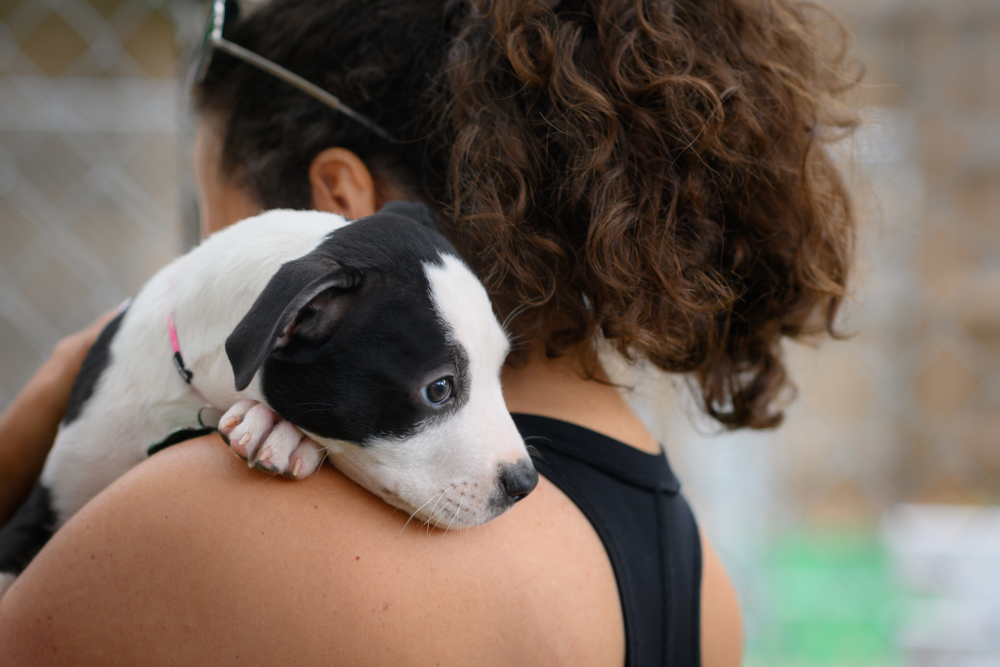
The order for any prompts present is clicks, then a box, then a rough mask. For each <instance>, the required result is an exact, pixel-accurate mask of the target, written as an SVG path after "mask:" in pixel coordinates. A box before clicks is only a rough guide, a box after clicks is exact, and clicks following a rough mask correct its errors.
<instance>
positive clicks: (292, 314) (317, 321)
mask: <svg viewBox="0 0 1000 667" xmlns="http://www.w3.org/2000/svg"><path fill="white" fill-rule="evenodd" d="M361 282H362V276H361V274H360V273H358V272H356V271H351V270H349V269H345V268H344V267H342V266H340V265H339V264H337V263H336V262H332V261H330V260H328V259H321V258H316V257H304V258H302V259H298V260H295V261H292V262H288V263H287V264H284V265H282V267H281V268H280V269H278V272H277V273H275V274H274V277H272V278H271V280H270V282H268V284H267V287H265V288H264V291H263V292H261V293H260V296H258V297H257V300H256V301H255V302H254V304H253V305H252V306H251V307H250V310H249V311H248V312H247V314H246V315H245V316H244V317H243V319H242V320H240V323H239V324H237V325H236V328H235V329H233V332H232V333H231V334H229V338H227V339H226V355H227V356H228V357H229V363H230V364H232V367H233V376H234V377H235V379H236V390H237V391H243V390H244V389H246V388H247V386H248V385H249V384H250V381H251V380H253V376H254V374H256V373H257V370H258V369H259V368H260V367H261V365H262V364H263V363H264V362H265V361H266V360H267V358H268V357H269V356H271V355H272V354H275V353H277V352H279V351H281V350H294V349H298V348H301V347H309V346H315V345H318V344H321V343H322V342H323V341H325V340H326V339H327V338H329V337H330V335H331V334H332V333H333V331H334V330H335V329H336V328H337V326H338V325H339V324H340V322H341V321H342V320H343V318H344V315H346V314H347V312H348V311H349V310H350V307H351V304H352V303H353V301H354V299H353V297H354V295H355V294H356V292H357V289H358V287H360V286H361Z"/></svg>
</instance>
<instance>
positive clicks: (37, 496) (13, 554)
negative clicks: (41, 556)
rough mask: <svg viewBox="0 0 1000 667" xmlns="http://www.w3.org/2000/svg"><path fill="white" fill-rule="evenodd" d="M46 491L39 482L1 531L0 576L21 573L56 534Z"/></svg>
mask: <svg viewBox="0 0 1000 667" xmlns="http://www.w3.org/2000/svg"><path fill="white" fill-rule="evenodd" d="M55 523H56V516H55V513H54V512H53V511H52V500H51V497H50V496H49V490H48V488H46V487H45V486H44V485H43V484H42V483H41V482H38V483H37V484H35V488H34V489H33V490H32V491H31V495H30V496H28V499H27V500H26V501H24V504H23V505H21V507H20V508H19V509H18V510H17V513H16V514H14V516H13V517H12V518H11V520H10V521H8V522H7V525H5V526H4V527H3V529H2V530H0V573H5V574H6V573H10V574H21V572H22V571H24V568H26V567H28V563H30V562H31V560H32V559H33V558H34V557H35V556H36V555H37V554H38V552H39V551H41V550H42V547H44V546H45V543H46V542H48V541H49V538H50V537H52V533H53V532H55V531H54V529H55Z"/></svg>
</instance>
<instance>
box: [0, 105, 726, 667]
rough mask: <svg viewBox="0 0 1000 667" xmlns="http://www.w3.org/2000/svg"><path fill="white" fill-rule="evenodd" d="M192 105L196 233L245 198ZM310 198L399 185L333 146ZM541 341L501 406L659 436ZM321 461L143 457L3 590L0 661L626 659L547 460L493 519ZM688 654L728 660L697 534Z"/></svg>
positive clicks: (595, 560) (607, 578)
mask: <svg viewBox="0 0 1000 667" xmlns="http://www.w3.org/2000/svg"><path fill="white" fill-rule="evenodd" d="M217 160H218V139H217V136H216V133H215V131H214V128H213V126H212V125H211V124H209V123H203V125H202V127H201V130H200V131H199V136H198V141H197V142H196V178H197V180H198V183H199V194H200V197H201V200H202V203H203V207H202V211H203V212H204V213H203V215H204V218H203V228H204V230H205V231H206V232H211V231H213V230H215V229H218V228H220V227H222V226H225V225H226V224H229V223H231V222H234V221H235V220H238V219H240V218H242V217H245V216H246V215H250V214H253V213H255V212H256V211H257V210H258V207H256V205H255V204H254V202H253V201H252V199H251V198H250V197H248V196H247V195H246V194H245V193H243V192H242V191H241V190H240V189H239V188H238V187H237V186H236V185H235V184H233V183H231V182H229V181H227V180H226V179H224V178H222V177H221V176H220V175H219V173H218V170H217ZM309 178H310V183H311V185H312V189H313V205H314V207H315V208H318V209H321V210H331V211H334V212H338V213H341V214H344V215H346V216H347V217H352V218H353V217H362V216H364V215H368V214H370V213H373V212H375V211H376V210H377V208H378V207H379V205H380V204H381V203H382V202H383V201H384V200H385V199H387V198H391V197H392V196H393V195H394V194H397V193H395V192H394V190H393V188H392V186H391V184H389V183H385V182H381V181H380V180H379V179H378V178H376V177H374V176H373V175H372V174H371V173H370V172H369V171H368V169H367V168H366V167H365V165H364V163H362V162H361V161H360V160H358V158H357V157H356V156H355V155H354V154H353V153H350V152H349V151H345V150H343V149H339V148H332V149H328V150H327V151H324V152H323V153H321V154H320V155H319V156H317V158H316V159H315V160H314V162H313V163H312V166H311V168H310V173H309ZM579 371H580V361H579V359H577V358H576V357H573V356H570V357H563V358H560V359H547V358H546V357H545V355H544V354H543V353H542V352H541V351H540V350H539V349H538V348H537V347H531V348H529V350H528V361H527V363H526V364H524V365H523V366H518V367H517V368H506V369H505V370H504V373H503V378H502V380H503V387H504V397H505V399H506V401H507V405H508V408H509V409H510V410H511V411H512V412H524V413H530V414H538V415H543V416H548V417H553V418H556V419H562V420H565V421H569V422H572V423H576V424H579V425H581V426H584V427H587V428H590V429H592V430H595V431H597V432H600V433H603V434H605V435H609V436H611V437H613V438H616V439H618V440H621V441H622V442H625V443H627V444H629V445H632V446H634V447H637V448H639V449H642V450H644V451H658V446H657V444H656V442H655V440H654V438H653V437H652V435H651V434H650V433H649V432H648V430H647V429H646V427H645V426H644V425H643V424H642V422H641V421H640V420H639V419H638V417H636V415H635V414H634V413H633V412H632V410H631V409H630V408H629V407H628V405H627V403H626V402H625V401H624V400H623V399H622V397H621V396H620V395H619V393H618V391H617V390H616V389H614V388H613V387H611V386H609V385H608V384H604V383H601V382H598V381H592V380H591V381H588V380H584V379H583V376H582V374H581V373H580V372H579ZM408 519H409V517H407V516H406V515H405V514H403V513H402V512H400V511H399V510H396V509H393V508H392V507H389V506H388V505H386V504H384V503H383V502H382V501H380V500H379V499H377V498H376V497H374V496H373V495H371V494H369V493H368V492H367V491H365V490H364V489H362V488H361V487H358V486H357V485H356V484H354V483H353V482H351V481H350V480H348V479H347V478H345V477H344V476H343V475H341V474H340V473H339V472H338V471H336V470H335V469H334V468H332V467H330V466H323V467H322V468H321V469H320V471H319V472H318V473H317V474H316V475H314V476H312V477H310V478H308V479H306V480H302V481H289V480H285V479H283V478H281V477H271V476H267V475H264V474H262V473H260V472H259V471H255V470H248V469H247V467H246V464H245V463H243V462H242V461H240V460H239V459H237V458H236V457H235V456H234V455H232V454H231V453H230V452H229V451H228V449H227V448H226V446H225V445H224V444H223V443H222V441H221V440H220V439H219V438H218V437H217V436H208V437H204V438H199V439H196V440H192V441H188V442H186V443H182V444H180V445H176V446H174V447H171V448H169V449H167V450H164V451H163V452H161V453H159V454H157V455H156V456H154V457H152V458H150V459H149V460H147V461H145V462H143V463H142V464H141V465H139V466H138V467H136V468H135V469H134V470H132V471H131V472H129V473H128V474H127V475H125V476H124V477H122V478H121V479H120V480H118V481H117V482H115V483H114V484H113V485H112V486H111V487H109V488H108V489H107V490H105V491H104V492H102V493H101V494H100V495H99V496H98V497H97V498H96V499H94V500H93V501H92V502H91V503H89V504H88V505H87V506H86V507H85V508H84V509H83V510H81V511H80V512H79V513H78V514H77V515H76V516H75V517H74V518H73V519H71V520H70V522H69V523H67V525H66V526H65V527H64V528H63V529H61V530H60V531H59V533H57V534H56V535H55V536H54V537H53V539H52V541H51V542H50V544H49V545H48V546H47V547H46V548H45V549H44V550H43V551H42V553H41V554H39V556H38V557H37V558H36V560H35V561H34V562H33V563H32V564H31V566H30V567H29V568H28V569H27V570H26V571H25V572H24V574H23V575H22V576H21V577H20V578H19V579H18V581H17V582H16V583H15V585H14V586H13V587H12V588H11V589H10V591H9V593H8V594H7V595H6V596H5V597H4V598H3V600H2V602H0V664H4V665H47V664H79V665H88V664H94V665H98V664H99V665H117V664H121V665H126V664H129V665H131V664H149V665H159V664H163V665H167V664H220V665H223V664H244V663H246V662H248V661H249V662H253V663H256V664H288V663H289V662H291V663H294V664H359V665H368V664H370V665H376V664H378V665H381V664H385V665H389V664H391V665H410V664H412V665H434V664H441V665H451V664H460V665H494V664H495V665H510V664H565V665H621V664H623V662H624V658H625V635H624V626H623V622H622V616H621V608H620V604H619V597H618V591H617V588H616V584H615V579H614V573H613V571H612V568H611V564H610V562H609V560H608V558H607V554H606V552H605V551H604V548H603V545H602V544H601V541H600V539H599V537H598V536H597V534H596V533H595V532H594V530H593V528H592V527H591V525H590V523H589V522H588V521H587V519H586V517H585V516H584V515H583V514H582V513H581V512H580V511H579V509H578V508H577V507H576V506H575V505H573V503H572V502H570V501H569V500H568V499H567V498H566V496H565V495H563V494H562V492H561V491H559V490H558V489H557V488H556V487H554V486H553V485H552V484H551V483H549V482H548V481H547V480H545V479H544V478H543V479H542V480H540V482H539V485H538V487H537V488H536V490H535V491H533V492H532V493H531V495H529V496H528V497H527V498H526V499H525V500H524V501H522V502H520V503H518V504H517V505H516V506H515V507H514V508H513V509H512V510H511V511H510V512H508V513H507V514H505V515H503V516H501V517H499V518H497V519H495V520H493V521H491V522H490V523H488V524H486V525H484V526H481V527H478V528H473V529H468V530H462V531H442V530H439V529H436V528H428V527H427V526H425V525H423V524H419V523H417V522H416V521H408ZM702 547H703V559H704V565H703V568H704V573H703V579H702V605H701V609H702V619H701V620H702V637H701V643H702V662H703V664H704V665H706V666H709V667H716V666H720V667H721V666H727V665H736V664H739V662H740V655H741V650H742V649H741V641H742V638H741V628H740V617H739V609H738V604H737V601H736V598H735V594H734V593H733V590H732V587H731V585H730V583H729V580H728V578H727V576H726V574H725V571H724V570H723V569H722V567H721V565H720V564H719V561H718V559H717V557H716V555H715V552H714V550H713V549H712V547H711V545H710V544H709V543H708V541H707V540H705V539H703V540H702Z"/></svg>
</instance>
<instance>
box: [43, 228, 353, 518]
mask: <svg viewBox="0 0 1000 667" xmlns="http://www.w3.org/2000/svg"><path fill="white" fill-rule="evenodd" d="M345 224H347V221H346V220H345V219H344V218H342V217H340V216H335V215H331V214H323V213H317V212H315V211H308V212H307V211H297V212H291V211H271V212H268V213H265V214H263V215H260V216H258V217H256V218H251V219H249V220H245V221H243V222H241V223H239V224H238V225H234V226H232V227H229V228H227V229H224V230H222V231H220V232H218V233H216V234H214V235H213V236H211V237H210V238H209V239H207V240H205V242H203V243H202V244H201V245H200V246H198V247H197V248H195V249H194V250H192V251H191V252H190V253H188V254H186V255H184V256H183V257H180V258H178V259H177V260H175V261H174V262H172V263H171V264H169V265H168V266H166V267H165V268H163V269H162V270H161V271H159V272H158V273H157V274H156V275H154V276H153V278H151V279H150V281H149V282H148V283H146V286H145V287H143V289H142V291H141V292H139V294H138V295H137V296H136V297H135V299H134V300H133V302H132V304H131V306H130V307H129V312H128V313H127V314H126V317H125V319H124V320H123V322H122V325H121V328H120V329H119V330H118V333H117V334H116V336H115V338H114V340H113V341H112V344H111V348H110V352H111V358H112V361H111V363H110V364H109V365H108V367H107V368H106V369H105V370H104V372H103V373H102V375H101V377H100V379H99V380H98V382H97V385H96V386H95V387H94V392H93V394H92V396H91V398H90V401H88V403H87V405H86V406H84V414H83V415H81V417H79V418H78V419H76V420H75V421H73V422H72V423H70V424H69V425H68V426H65V427H63V428H62V429H61V430H60V432H59V436H58V437H57V439H56V444H55V446H54V447H53V450H52V452H51V454H50V455H49V458H48V459H47V460H46V462H45V468H44V469H43V471H42V482H43V483H44V484H45V485H46V486H48V487H49V489H50V491H51V494H52V503H53V509H54V510H55V511H56V516H57V517H58V518H59V523H60V524H61V523H62V522H63V521H64V520H65V519H67V518H68V517H70V516H72V515H73V514H74V513H76V511H77V510H79V509H80V508H81V507H82V506H83V505H84V503H86V502H87V501H88V500H90V499H91V498H93V497H94V496H95V495H97V493H98V492H100V491H101V490H102V489H104V488H105V487H106V486H108V485H109V484H110V483H111V482H113V481H114V480H115V479H117V478H118V477H120V476H121V475H123V474H124V473H125V472H126V471H127V470H129V469H130V468H131V467H133V466H135V465H136V464H138V463H139V462H140V461H142V460H143V459H144V458H145V457H146V450H147V448H148V447H149V446H150V445H152V444H153V443H154V442H156V440H157V439H159V438H162V437H164V436H165V435H166V434H168V433H170V432H172V431H174V430H177V429H180V428H184V427H189V426H192V425H194V424H196V421H195V417H196V415H197V413H198V410H199V409H200V408H201V407H202V406H204V405H205V402H206V399H207V401H208V403H209V404H211V405H213V406H215V407H217V408H222V409H225V408H228V407H229V406H231V405H233V404H234V403H236V402H237V401H238V400H239V399H241V398H247V399H252V400H256V401H263V397H262V396H261V394H260V391H259V389H258V380H257V379H255V380H254V381H253V382H251V383H250V386H248V387H247V388H246V390H244V391H242V392H237V391H236V390H235V386H234V385H235V382H234V379H233V371H232V367H231V366H230V364H229V361H228V358H227V357H226V353H225V348H224V345H225V341H226V338H227V337H228V336H229V334H230V333H231V332H232V330H233V329H234V328H235V327H236V325H237V323H238V322H239V321H240V319H241V318H242V317H243V315H244V314H245V313H246V312H247V311H248V310H249V309H250V306H251V305H252V304H253V302H254V300H255V299H256V298H257V296H258V295H259V294H260V293H261V292H262V291H263V289H264V287H265V286H266V285H267V282H268V281H269V280H270V279H271V277H272V276H273V275H274V274H275V272H277V270H278V268H279V267H280V266H281V265H282V264H284V263H285V262H287V261H288V260H290V259H293V258H296V257H301V256H302V255H305V254H307V253H308V252H309V251H311V250H312V249H313V248H315V247H316V246H317V245H319V243H320V242H321V241H322V240H323V238H325V237H326V235H327V234H329V233H330V232H331V231H333V230H335V229H337V228H339V227H341V226H343V225H345ZM209 286H210V288H209ZM171 313H172V314H173V317H174V322H175V324H176V328H177V335H178V338H179V342H180V348H181V351H182V353H183V356H184V360H185V363H186V365H187V367H188V368H189V369H190V370H191V371H192V372H193V373H194V386H196V387H197V390H198V391H199V392H201V396H199V395H198V393H197V392H194V391H192V390H191V388H190V387H189V386H188V385H187V384H185V383H184V381H183V380H182V379H181V377H180V375H179V374H178V373H177V371H176V369H175V367H174V365H173V361H172V356H171V355H172V351H171V349H170V339H169V334H168V330H167V315H168V314H171ZM202 396H204V398H202Z"/></svg>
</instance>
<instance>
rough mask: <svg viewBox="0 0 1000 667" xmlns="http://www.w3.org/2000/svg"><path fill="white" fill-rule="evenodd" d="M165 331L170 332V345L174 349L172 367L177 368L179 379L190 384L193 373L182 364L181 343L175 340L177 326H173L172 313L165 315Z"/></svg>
mask: <svg viewBox="0 0 1000 667" xmlns="http://www.w3.org/2000/svg"><path fill="white" fill-rule="evenodd" d="M167 332H168V333H169V334H170V347H172V348H173V350H174V367H175V368H176V369H177V373H178V374H179V375H180V376H181V379H182V380H184V382H185V383H187V384H191V380H192V379H193V378H194V373H192V372H191V371H189V370H188V368H187V366H185V365H184V357H182V356H181V344H180V341H179V340H177V327H175V326H174V316H173V315H167Z"/></svg>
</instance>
